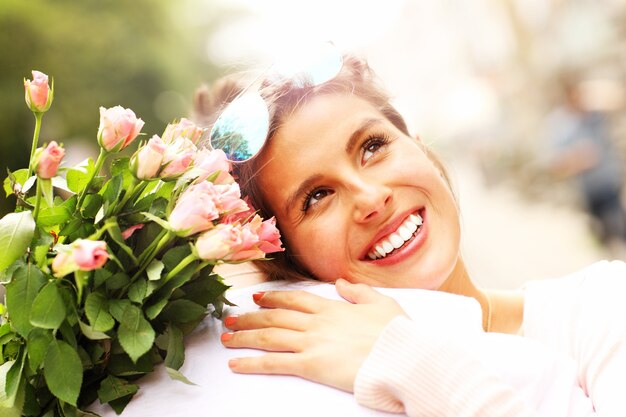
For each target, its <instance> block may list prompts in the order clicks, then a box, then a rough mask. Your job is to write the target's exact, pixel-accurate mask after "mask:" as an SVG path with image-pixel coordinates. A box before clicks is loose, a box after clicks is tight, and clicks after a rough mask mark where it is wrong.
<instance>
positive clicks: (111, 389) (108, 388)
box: [98, 375, 139, 404]
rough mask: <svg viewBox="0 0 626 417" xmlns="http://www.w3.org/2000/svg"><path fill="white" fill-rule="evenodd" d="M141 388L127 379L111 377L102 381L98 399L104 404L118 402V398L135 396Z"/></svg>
mask: <svg viewBox="0 0 626 417" xmlns="http://www.w3.org/2000/svg"><path fill="white" fill-rule="evenodd" d="M138 389H139V386H137V385H135V384H131V383H129V382H128V381H126V380H125V379H121V378H116V377H114V376H113V375H109V376H107V377H106V378H104V379H103V380H102V382H101V383H100V388H99V389H98V399H99V400H100V402H101V403H102V404H106V403H108V402H110V401H113V400H117V399H118V398H122V397H126V396H127V395H133V394H135V393H136V392H137V390H138Z"/></svg>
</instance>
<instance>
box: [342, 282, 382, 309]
mask: <svg viewBox="0 0 626 417" xmlns="http://www.w3.org/2000/svg"><path fill="white" fill-rule="evenodd" d="M335 288H336V289H337V293H338V294H339V295H340V296H342V297H343V298H344V299H346V300H347V301H349V302H351V303H353V304H369V303H373V302H374V301H378V300H380V298H381V297H384V296H383V295H382V294H381V293H379V292H378V291H376V290H374V289H373V288H372V287H370V286H369V285H365V284H352V283H350V282H348V281H346V280H345V279H342V278H339V279H338V280H337V281H336V282H335Z"/></svg>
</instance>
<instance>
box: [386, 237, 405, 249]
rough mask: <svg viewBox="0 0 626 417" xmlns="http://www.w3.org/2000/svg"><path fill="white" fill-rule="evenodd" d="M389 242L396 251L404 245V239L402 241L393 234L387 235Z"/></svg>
mask: <svg viewBox="0 0 626 417" xmlns="http://www.w3.org/2000/svg"><path fill="white" fill-rule="evenodd" d="M389 241H390V242H391V244H392V245H393V247H394V248H396V249H398V248H399V247H400V246H402V245H404V239H402V238H401V237H400V236H399V235H397V234H395V233H393V234H391V235H389Z"/></svg>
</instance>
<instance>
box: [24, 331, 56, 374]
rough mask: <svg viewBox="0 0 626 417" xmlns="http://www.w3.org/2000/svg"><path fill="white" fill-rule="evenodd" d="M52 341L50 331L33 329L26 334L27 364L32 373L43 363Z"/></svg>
mask: <svg viewBox="0 0 626 417" xmlns="http://www.w3.org/2000/svg"><path fill="white" fill-rule="evenodd" d="M52 339H53V336H52V332H51V331H50V330H45V329H38V328H34V329H33V330H31V331H30V333H29V334H28V364H29V366H30V369H31V370H32V371H33V372H35V371H37V369H38V368H39V365H41V364H42V363H43V360H44V358H45V357H46V353H47V352H48V346H50V343H52Z"/></svg>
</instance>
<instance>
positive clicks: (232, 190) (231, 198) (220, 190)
mask: <svg viewBox="0 0 626 417" xmlns="http://www.w3.org/2000/svg"><path fill="white" fill-rule="evenodd" d="M204 184H212V183H210V182H206V181H205V182H204ZM212 188H213V189H214V190H215V206H216V207H217V209H218V210H219V212H220V214H228V213H239V212H244V211H248V205H247V204H246V202H245V201H243V200H242V199H241V191H240V189H239V184H237V183H236V182H234V183H232V184H218V185H213V186H212Z"/></svg>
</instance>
